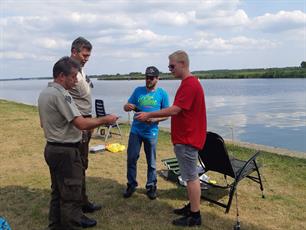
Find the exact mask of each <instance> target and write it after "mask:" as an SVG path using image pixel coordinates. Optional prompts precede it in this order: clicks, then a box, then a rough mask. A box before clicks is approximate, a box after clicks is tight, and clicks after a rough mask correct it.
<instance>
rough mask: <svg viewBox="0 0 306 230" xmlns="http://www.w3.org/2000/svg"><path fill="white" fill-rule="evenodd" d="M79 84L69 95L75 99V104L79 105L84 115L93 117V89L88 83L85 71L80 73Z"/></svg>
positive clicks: (78, 76)
mask: <svg viewBox="0 0 306 230" xmlns="http://www.w3.org/2000/svg"><path fill="white" fill-rule="evenodd" d="M77 78H78V83H77V84H76V86H75V87H73V88H72V89H70V90H69V93H70V94H71V96H72V97H73V100H74V102H75V104H76V105H77V107H78V109H79V111H80V113H81V114H82V115H91V110H92V102H91V88H90V85H89V83H88V82H87V81H86V76H85V73H84V71H83V69H82V70H81V72H80V71H79V72H78V75H77Z"/></svg>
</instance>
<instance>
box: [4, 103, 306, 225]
mask: <svg viewBox="0 0 306 230" xmlns="http://www.w3.org/2000/svg"><path fill="white" fill-rule="evenodd" d="M0 114H1V116H0V137H1V138H0V156H1V165H0V216H4V217H6V218H7V220H8V221H9V223H10V225H11V227H12V229H14V230H24V229H30V230H36V229H44V228H45V227H46V226H47V219H48V203H49V193H50V179H49V172H48V167H47V165H46V163H45V161H44V158H43V149H44V144H45V140H44V137H43V132H42V130H41V128H40V127H39V119H38V114H37V108H36V107H33V106H27V105H22V104H17V103H13V102H7V101H3V100H0ZM123 133H124V137H123V140H122V141H121V140H120V139H117V138H113V139H110V142H122V143H124V144H126V143H127V138H128V133H129V127H128V126H123ZM159 138H160V139H159V143H158V156H157V163H158V165H157V168H158V169H163V168H164V167H163V165H162V163H161V162H160V160H161V159H164V158H167V157H172V156H174V154H173V151H172V146H171V143H170V139H169V134H168V133H166V132H161V134H160V137H159ZM288 141H289V140H288ZM100 143H103V140H102V139H101V138H100V137H95V138H94V139H93V141H92V144H93V145H94V144H100ZM228 148H229V150H230V153H231V154H233V155H235V156H236V157H239V158H243V159H246V158H248V156H249V155H250V154H252V153H253V152H254V150H251V149H247V148H241V147H237V146H235V145H229V146H228ZM259 160H260V162H261V163H262V164H263V165H264V167H263V168H262V170H261V171H262V173H263V176H264V178H263V179H264V188H265V195H266V198H265V199H262V198H261V193H260V190H259V188H258V186H257V185H255V184H254V183H251V182H250V181H247V180H245V181H242V182H241V183H240V185H239V187H238V191H239V207H240V216H241V222H242V228H243V229H254V230H264V229H304V227H303V226H305V225H306V207H305V205H304V204H305V203H306V193H305V188H306V173H305V171H306V160H305V159H299V158H294V157H288V156H280V155H276V154H272V153H268V152H263V154H262V155H261V157H260V158H259ZM125 172H126V151H124V152H122V153H110V152H104V153H99V154H91V155H90V166H89V170H88V191H89V196H90V198H91V199H92V200H94V201H96V202H99V203H102V204H103V205H104V207H103V209H102V210H101V211H100V212H97V213H94V214H91V215H89V216H91V217H93V218H95V219H97V220H98V226H97V227H96V228H94V229H176V228H174V227H173V226H172V225H171V220H172V219H173V218H175V217H176V216H175V215H173V214H172V213H171V210H172V209H173V208H174V207H178V206H181V205H182V204H183V203H184V202H185V201H186V191H185V189H184V188H182V187H177V186H176V185H175V184H173V183H170V182H168V181H165V180H163V179H162V178H160V177H158V189H159V190H158V195H159V196H158V199H157V200H154V201H151V200H149V199H148V198H147V197H146V195H145V190H144V186H145V181H146V163H145V157H144V154H141V157H140V159H139V164H138V182H139V188H138V189H137V192H136V194H135V195H133V196H132V197H131V198H130V199H123V198H122V191H123V190H124V188H125V183H126V179H125ZM212 176H215V175H212ZM216 179H217V180H219V178H217V177H216ZM201 212H202V217H203V229H218V230H219V229H232V226H233V224H234V221H235V201H234V202H233V204H232V209H231V211H230V213H229V214H224V210H223V209H222V208H220V207H217V206H215V205H212V204H209V203H208V202H205V201H203V202H202V205H201ZM177 229H181V228H177Z"/></svg>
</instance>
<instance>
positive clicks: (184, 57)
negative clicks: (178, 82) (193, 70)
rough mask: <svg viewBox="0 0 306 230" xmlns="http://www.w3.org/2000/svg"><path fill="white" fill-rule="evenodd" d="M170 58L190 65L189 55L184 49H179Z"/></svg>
mask: <svg viewBox="0 0 306 230" xmlns="http://www.w3.org/2000/svg"><path fill="white" fill-rule="evenodd" d="M169 59H173V60H175V61H177V62H184V63H185V64H186V65H187V66H188V67H189V57H188V54H187V53H186V52H185V51H184V50H177V51H175V52H174V53H172V54H170V55H169Z"/></svg>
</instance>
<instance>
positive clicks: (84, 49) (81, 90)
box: [69, 37, 101, 213]
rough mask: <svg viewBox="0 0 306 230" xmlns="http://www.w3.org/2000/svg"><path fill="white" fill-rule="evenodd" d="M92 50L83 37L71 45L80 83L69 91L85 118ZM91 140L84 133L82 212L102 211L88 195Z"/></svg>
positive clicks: (88, 133)
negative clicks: (88, 71)
mask: <svg viewBox="0 0 306 230" xmlns="http://www.w3.org/2000/svg"><path fill="white" fill-rule="evenodd" d="M91 50H92V45H91V43H90V42H89V41H88V40H86V39H85V38H83V37H78V38H76V39H75V40H74V41H73V42H72V45H71V58H72V59H74V60H76V61H77V62H79V63H80V69H79V71H78V74H77V79H78V82H77V83H76V85H75V86H74V87H72V88H71V89H69V93H70V95H71V96H72V98H73V100H74V102H75V104H76V106H77V108H78V110H79V111H80V113H81V115H82V116H83V117H85V118H86V117H91V112H92V111H91V110H92V101H91V88H93V84H92V82H91V81H90V79H89V78H88V77H87V76H86V75H85V73H84V69H83V67H84V66H85V64H86V62H87V61H88V60H89V57H90V54H91ZM90 139H91V130H83V131H82V141H81V144H80V152H81V159H82V163H83V176H84V177H83V182H82V210H83V212H85V213H86V212H94V211H96V210H99V209H101V205H98V204H94V203H91V202H90V201H89V200H88V196H87V194H86V170H87V168H88V151H89V141H90Z"/></svg>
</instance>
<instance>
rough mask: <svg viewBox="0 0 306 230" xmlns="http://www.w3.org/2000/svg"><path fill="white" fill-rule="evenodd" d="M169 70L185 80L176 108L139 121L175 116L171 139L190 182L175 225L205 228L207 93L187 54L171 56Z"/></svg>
mask: <svg viewBox="0 0 306 230" xmlns="http://www.w3.org/2000/svg"><path fill="white" fill-rule="evenodd" d="M168 67H169V70H170V71H171V73H172V74H173V75H174V77H176V78H179V79H181V80H182V82H181V85H180V87H179V88H178V90H177V92H176V95H175V98H174V102H173V105H172V106H171V107H169V108H166V109H162V110H160V111H156V112H150V113H144V112H142V113H137V116H136V117H135V119H138V120H140V121H146V120H148V119H149V118H154V117H166V116H171V139H172V143H173V145H174V152H175V154H176V158H177V160H178V163H179V167H180V172H181V176H182V179H183V180H184V181H187V191H188V198H189V203H188V204H187V205H185V206H184V207H183V208H180V209H174V210H173V211H174V213H176V214H178V215H182V216H183V217H181V218H179V219H175V220H174V221H173V222H172V223H173V224H174V225H178V226H195V225H201V214H200V200H201V187H200V181H199V177H198V173H197V161H198V150H200V149H202V148H203V146H204V144H205V140H206V126H207V124H206V107H205V99H204V91H203V88H202V86H201V84H200V81H199V80H198V78H196V77H195V76H193V75H192V74H191V73H190V71H189V58H188V55H187V53H186V52H185V51H182V50H178V51H176V52H174V53H172V54H171V55H169V66H168Z"/></svg>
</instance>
